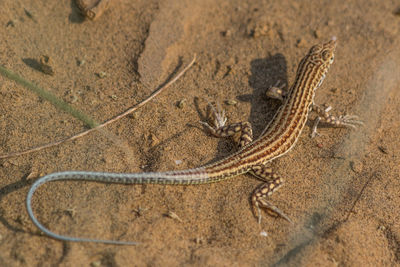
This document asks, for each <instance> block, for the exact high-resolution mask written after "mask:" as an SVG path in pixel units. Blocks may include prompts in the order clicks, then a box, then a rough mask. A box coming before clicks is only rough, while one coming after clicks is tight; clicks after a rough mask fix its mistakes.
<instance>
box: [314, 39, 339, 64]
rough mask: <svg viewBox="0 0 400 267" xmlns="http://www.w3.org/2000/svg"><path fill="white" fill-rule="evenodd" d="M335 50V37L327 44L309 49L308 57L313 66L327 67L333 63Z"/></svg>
mask: <svg viewBox="0 0 400 267" xmlns="http://www.w3.org/2000/svg"><path fill="white" fill-rule="evenodd" d="M335 49H336V37H332V39H331V40H330V41H329V42H326V43H323V44H318V45H314V46H313V47H311V49H310V51H309V52H308V56H309V58H310V60H311V61H312V62H313V63H314V64H316V65H320V66H321V65H322V66H325V67H329V66H330V65H331V64H332V63H333V59H334V57H335Z"/></svg>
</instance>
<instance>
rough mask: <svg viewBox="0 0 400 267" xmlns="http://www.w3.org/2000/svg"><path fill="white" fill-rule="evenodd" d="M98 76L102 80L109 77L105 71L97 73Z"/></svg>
mask: <svg viewBox="0 0 400 267" xmlns="http://www.w3.org/2000/svg"><path fill="white" fill-rule="evenodd" d="M96 75H97V77H99V78H100V79H103V78H105V77H107V73H105V72H104V71H100V72H99V73H96Z"/></svg>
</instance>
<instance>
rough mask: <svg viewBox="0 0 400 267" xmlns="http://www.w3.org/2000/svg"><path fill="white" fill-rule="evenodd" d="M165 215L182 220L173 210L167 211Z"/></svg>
mask: <svg viewBox="0 0 400 267" xmlns="http://www.w3.org/2000/svg"><path fill="white" fill-rule="evenodd" d="M166 216H168V217H170V218H171V219H175V220H177V221H179V222H182V220H181V218H179V216H178V215H176V213H175V212H173V211H168V213H167V214H166Z"/></svg>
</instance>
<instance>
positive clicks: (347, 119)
mask: <svg viewBox="0 0 400 267" xmlns="http://www.w3.org/2000/svg"><path fill="white" fill-rule="evenodd" d="M331 109H332V107H331V106H328V107H326V108H322V107H320V106H318V105H316V104H313V105H312V110H313V111H314V112H316V113H317V117H316V118H315V121H314V126H313V129H312V132H311V138H314V137H315V136H317V135H318V132H317V127H318V124H319V122H320V121H323V122H325V123H327V124H329V125H332V126H337V127H351V128H353V129H355V128H356V126H357V125H363V124H364V123H363V122H362V121H360V120H359V119H358V116H356V115H340V116H338V117H336V116H333V115H331V114H329V111H330V110H331Z"/></svg>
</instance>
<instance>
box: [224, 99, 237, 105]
mask: <svg viewBox="0 0 400 267" xmlns="http://www.w3.org/2000/svg"><path fill="white" fill-rule="evenodd" d="M225 104H227V105H228V106H235V105H236V104H237V101H236V100H234V99H228V100H226V101H225Z"/></svg>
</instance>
